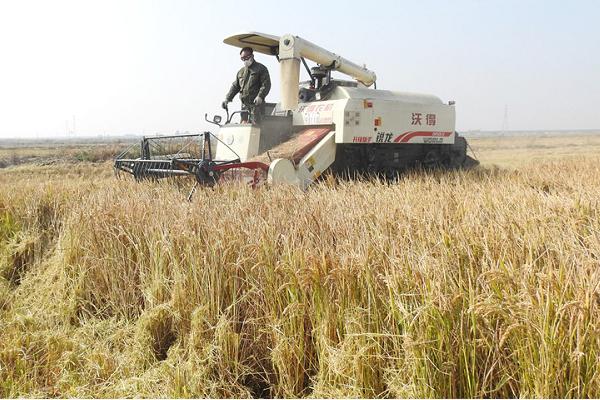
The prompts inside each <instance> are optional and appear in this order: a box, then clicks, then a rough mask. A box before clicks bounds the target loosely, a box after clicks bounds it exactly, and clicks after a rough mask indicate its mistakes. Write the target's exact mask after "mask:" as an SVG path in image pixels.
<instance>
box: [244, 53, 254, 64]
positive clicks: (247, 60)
mask: <svg viewBox="0 0 600 400" xmlns="http://www.w3.org/2000/svg"><path fill="white" fill-rule="evenodd" d="M242 61H243V62H244V65H245V66H246V67H249V66H251V65H252V63H253V62H254V57H253V56H252V54H248V55H245V56H242Z"/></svg>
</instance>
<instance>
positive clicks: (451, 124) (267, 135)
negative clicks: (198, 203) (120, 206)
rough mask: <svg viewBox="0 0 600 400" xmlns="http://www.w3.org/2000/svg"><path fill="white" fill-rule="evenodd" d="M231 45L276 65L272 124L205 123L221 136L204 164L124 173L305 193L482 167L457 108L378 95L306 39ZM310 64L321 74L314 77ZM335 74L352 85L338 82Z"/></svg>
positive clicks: (365, 74) (245, 38) (366, 79)
mask: <svg viewBox="0 0 600 400" xmlns="http://www.w3.org/2000/svg"><path fill="white" fill-rule="evenodd" d="M224 43H226V44H228V45H231V46H235V47H239V48H243V47H247V46H249V47H252V48H253V49H254V51H255V52H258V53H262V54H266V55H270V56H274V57H276V58H277V60H278V61H279V65H280V90H281V93H280V101H279V102H278V103H267V104H266V106H265V112H264V114H263V115H261V116H260V118H250V123H243V122H242V120H245V119H247V118H238V114H240V113H241V111H236V112H233V113H231V114H230V113H229V110H227V116H226V119H225V122H224V123H221V122H222V118H221V117H220V116H215V117H213V119H212V120H209V119H208V118H207V116H206V115H205V118H206V120H207V121H208V122H211V123H213V124H216V125H218V127H219V130H218V133H217V134H214V135H213V134H212V133H210V132H205V133H203V134H201V135H198V137H199V138H200V140H201V141H202V146H201V148H202V154H201V155H200V156H199V158H197V159H194V158H189V159H186V160H185V161H183V162H182V160H181V159H180V158H179V157H178V156H177V154H178V153H176V154H175V156H172V155H171V156H169V157H167V161H168V162H169V164H168V165H167V163H166V162H165V158H164V156H163V158H161V162H162V164H161V167H160V168H152V165H153V163H155V161H153V160H152V156H151V155H146V156H147V158H144V157H146V156H143V157H141V158H138V159H130V158H129V159H126V158H124V157H120V158H119V157H117V160H116V161H115V167H116V168H117V169H120V170H127V172H130V173H133V174H134V176H136V178H140V177H142V178H143V177H164V176H169V175H171V176H173V175H183V174H191V175H194V176H195V177H196V180H197V182H198V183H199V184H203V185H213V184H214V183H216V182H217V181H219V180H221V179H222V178H223V177H225V176H226V174H225V172H227V171H232V172H233V171H236V170H237V171H246V173H245V174H241V176H244V177H246V178H248V176H250V183H251V184H252V185H257V184H259V183H261V182H265V181H266V182H268V183H269V184H278V183H289V184H293V185H297V186H299V187H300V188H302V189H305V188H307V187H308V186H309V185H310V184H312V183H313V182H315V181H316V180H318V179H319V177H320V176H321V175H322V174H323V173H324V172H325V171H331V172H333V173H343V174H351V175H353V174H377V175H383V176H385V177H394V176H397V175H398V174H399V173H401V172H402V171H405V170H407V169H411V168H415V167H416V168H426V169H428V168H446V169H456V168H470V167H474V166H476V165H478V162H477V161H476V160H474V159H473V158H471V157H469V156H468V155H467V142H466V140H465V139H464V138H463V137H461V136H459V135H458V134H457V133H456V132H455V106H454V102H448V103H443V102H442V101H441V100H440V99H439V98H437V97H435V96H432V95H425V94H414V93H405V92H397V91H390V90H380V89H376V88H375V87H376V83H375V82H376V79H377V78H376V75H375V73H374V72H373V71H370V70H368V69H367V68H366V67H365V66H361V65H358V64H355V63H353V62H352V61H349V60H347V59H345V58H343V57H341V56H339V55H337V54H335V53H332V52H330V51H328V50H326V49H323V48H321V47H319V46H317V45H315V44H314V43H311V42H309V41H307V40H305V39H303V38H300V37H298V36H294V35H284V36H281V37H278V36H273V35H268V34H264V33H259V32H249V33H242V34H237V35H233V36H230V37H227V38H226V39H225V40H224ZM307 60H308V61H312V62H314V63H315V64H316V66H313V67H312V68H310V67H309V65H308V63H307ZM301 66H302V67H304V68H305V70H306V72H307V74H308V76H309V80H308V81H306V82H300V69H301ZM333 71H337V72H339V73H342V74H345V75H347V76H349V77H350V78H352V80H339V79H333V77H332V75H331V73H332V72H333ZM371 86H373V88H372V89H371V88H370V87H371ZM238 119H239V121H238ZM143 145H144V143H142V146H143ZM213 155H214V157H213ZM123 166H125V167H126V168H123ZM169 169H170V170H172V171H173V174H169V173H168V170H169ZM155 170H160V172H156V171H155ZM132 171H137V175H136V173H134V172H132ZM140 171H141V172H140ZM238 176H240V175H238Z"/></svg>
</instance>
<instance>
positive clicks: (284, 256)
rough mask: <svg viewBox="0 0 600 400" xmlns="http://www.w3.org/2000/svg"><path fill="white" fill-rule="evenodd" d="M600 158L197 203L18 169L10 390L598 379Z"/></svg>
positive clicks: (434, 391)
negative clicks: (599, 200)
mask: <svg viewBox="0 0 600 400" xmlns="http://www.w3.org/2000/svg"><path fill="white" fill-rule="evenodd" d="M599 161H600V159H598V158H597V157H580V158H578V159H568V160H562V161H553V162H545V163H540V164H530V165H527V166H524V167H521V168H519V169H518V170H502V169H497V168H491V167H484V168H481V169H479V170H477V171H471V172H453V173H446V174H412V175H408V176H405V177H403V178H402V179H401V180H400V181H399V182H397V183H395V184H391V185H389V184H386V183H383V182H376V181H375V182H366V181H361V182H334V181H332V180H329V181H327V182H323V183H322V184H320V185H318V186H316V187H314V188H312V189H311V190H309V191H308V192H307V193H302V192H299V191H298V190H296V189H293V188H277V189H269V188H261V189H258V190H255V191H253V190H250V189H248V188H246V187H241V186H231V185H229V186H225V187H219V188H216V189H212V190H201V191H198V192H197V193H196V195H195V198H194V200H193V202H192V203H187V202H186V201H185V195H186V193H184V192H182V191H180V190H177V189H176V188H174V187H171V186H169V185H168V184H152V183H142V184H136V183H134V182H130V181H122V180H121V181H115V180H113V178H112V176H111V175H110V171H109V165H96V166H85V165H83V166H81V167H80V168H81V170H80V171H79V172H80V173H77V172H68V171H69V169H70V167H68V168H67V167H64V170H62V171H61V170H60V168H61V167H60V166H54V167H39V168H37V169H36V168H33V169H27V168H26V167H20V168H14V169H12V170H10V171H5V172H4V173H2V174H0V255H1V258H0V276H1V278H0V316H1V317H0V324H1V325H2V328H1V329H0V397H13V396H46V397H48V396H61V397H69V396H78V397H92V396H93V397H122V396H123V397H126V396H150V397H163V396H168V397H190V396H193V397H204V396H210V397H246V396H277V397H288V396H289V397H303V396H316V397H329V396H333V397H363V396H368V397H487V396H492V397H505V396H508V397H515V396H520V397H540V396H542V397H572V396H575V397H599V396H600V389H599V388H600V309H599V307H600V288H599V285H600V269H599V268H598V267H599V263H600V215H599V213H598V209H599V204H598V199H599V198H600V168H599V167H598V165H600V164H599ZM67 174H70V175H69V179H66V178H65V176H67Z"/></svg>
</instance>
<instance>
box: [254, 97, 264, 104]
mask: <svg viewBox="0 0 600 400" xmlns="http://www.w3.org/2000/svg"><path fill="white" fill-rule="evenodd" d="M262 103H263V99H261V98H260V96H256V98H255V99H254V104H255V105H257V106H260V105H261V104H262Z"/></svg>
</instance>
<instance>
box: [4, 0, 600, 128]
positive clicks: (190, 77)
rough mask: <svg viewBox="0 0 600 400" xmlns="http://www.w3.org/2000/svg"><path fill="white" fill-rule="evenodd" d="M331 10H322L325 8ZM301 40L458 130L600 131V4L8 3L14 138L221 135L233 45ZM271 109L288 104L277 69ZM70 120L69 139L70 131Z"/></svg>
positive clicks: (236, 63)
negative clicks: (422, 104)
mask: <svg viewBox="0 0 600 400" xmlns="http://www.w3.org/2000/svg"><path fill="white" fill-rule="evenodd" d="M317 5H318V6H319V7H317ZM248 30H256V31H261V32H266V33H271V34H275V35H281V34H284V33H293V34H295V35H299V36H302V37H304V38H306V39H308V40H310V41H313V42H315V43H317V44H318V45H320V46H322V47H325V48H327V49H329V50H331V51H334V52H336V53H338V54H341V55H343V56H345V57H346V58H349V59H350V60H353V61H355V62H357V63H366V64H367V66H368V67H369V68H370V69H372V70H374V71H375V72H376V73H377V76H378V87H379V88H382V89H383V88H385V89H392V90H400V91H411V92H421V93H430V94H434V95H437V96H439V97H441V98H442V99H443V100H444V101H447V100H455V101H456V104H457V105H456V110H457V128H458V129H459V130H471V129H486V130H494V129H500V128H501V126H502V120H503V115H504V107H505V105H507V106H508V116H509V128H510V129H594V128H600V1H577V2H566V1H419V2H416V1H415V2H404V1H340V2H336V1H322V2H314V1H296V2H289V3H288V2H285V1H259V0H252V1H251V2H247V3H244V2H237V3H234V2H225V1H223V2H216V1H176V0H173V1H95V2H92V1H63V0H53V1H16V0H15V1H7V0H0V54H1V58H0V137H19V136H35V135H41V136H48V135H63V134H64V133H65V130H66V129H71V126H70V125H71V124H72V118H73V115H75V118H76V132H77V133H78V134H85V135H95V134H103V133H107V134H120V133H137V134H142V133H144V134H153V133H157V132H159V133H172V132H174V131H176V130H180V131H186V130H187V131H191V132H196V131H201V130H205V129H207V128H208V127H209V125H208V124H206V123H205V122H204V113H205V112H207V113H209V114H211V113H214V112H218V111H219V104H220V102H221V101H222V99H223V97H224V95H225V92H226V91H227V89H228V88H229V85H230V84H231V81H232V80H233V77H234V75H235V72H236V71H237V70H238V69H239V68H240V67H241V61H240V60H239V57H238V49H235V48H232V47H229V46H227V45H225V44H223V43H222V39H223V38H224V37H225V36H228V35H230V34H232V33H237V32H241V31H248ZM257 59H258V60H259V61H260V62H263V63H264V64H265V65H267V66H268V67H269V69H270V71H271V77H272V80H273V81H274V87H273V90H272V91H271V94H270V95H269V97H268V100H269V101H276V100H278V98H279V85H278V82H277V81H278V78H279V68H278V65H277V63H276V61H275V60H274V59H272V58H268V57H266V56H262V55H258V56H257ZM65 121H68V124H69V126H68V127H67V126H66V123H65Z"/></svg>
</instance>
